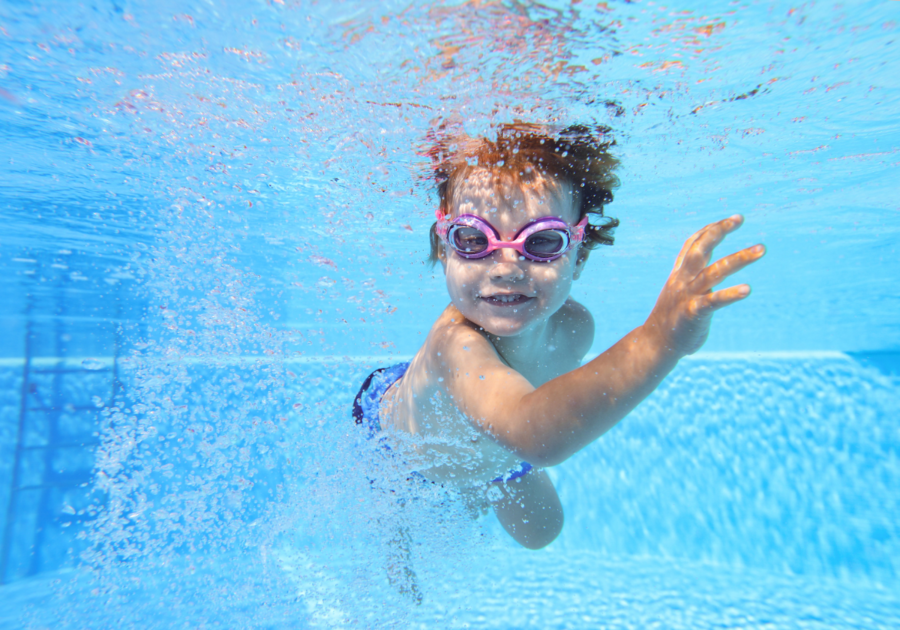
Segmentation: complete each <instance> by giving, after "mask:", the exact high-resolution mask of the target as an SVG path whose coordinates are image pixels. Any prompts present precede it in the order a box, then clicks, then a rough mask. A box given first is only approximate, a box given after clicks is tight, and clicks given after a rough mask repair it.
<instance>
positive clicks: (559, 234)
mask: <svg viewBox="0 0 900 630" xmlns="http://www.w3.org/2000/svg"><path fill="white" fill-rule="evenodd" d="M435 216H436V217H437V234H438V236H440V237H441V239H442V240H443V241H444V242H445V243H447V245H449V246H450V248H451V249H452V250H453V251H455V252H456V253H457V254H459V255H460V256H462V257H463V258H469V259H479V258H485V257H486V256H490V255H491V252H493V251H494V250H495V249H504V248H508V249H514V250H516V251H517V252H519V253H520V254H521V255H522V256H524V257H525V258H527V259H528V260H533V261H536V262H550V261H551V260H556V259H557V258H559V257H560V256H562V255H563V254H565V253H566V252H567V251H569V250H570V249H571V248H572V247H573V246H574V245H577V244H578V243H580V242H581V241H583V240H584V229H585V227H586V226H587V224H588V218H587V216H585V217H584V218H583V219H582V220H581V221H579V222H578V223H577V224H576V225H575V226H574V227H573V226H571V225H569V224H568V223H566V222H565V221H563V220H562V219H560V218H558V217H542V218H540V219H535V220H534V221H530V222H529V223H527V224H526V225H525V226H523V227H522V229H521V230H519V232H518V233H517V234H516V236H515V238H514V239H513V240H511V241H504V240H502V239H501V238H500V234H499V233H498V232H497V230H496V229H495V228H494V226H493V225H491V224H490V223H488V222H487V221H485V220H484V219H482V218H481V217H477V216H475V215H474V214H461V215H459V216H458V217H456V218H455V219H453V220H452V221H448V220H447V219H446V218H444V215H443V213H442V212H441V211H440V210H438V211H437V212H435Z"/></svg>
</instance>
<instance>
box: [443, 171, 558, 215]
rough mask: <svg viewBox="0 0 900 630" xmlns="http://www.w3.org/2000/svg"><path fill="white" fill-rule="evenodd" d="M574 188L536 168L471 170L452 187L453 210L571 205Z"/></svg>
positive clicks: (451, 205)
mask: <svg viewBox="0 0 900 630" xmlns="http://www.w3.org/2000/svg"><path fill="white" fill-rule="evenodd" d="M572 193H573V188H572V186H571V185H570V184H569V183H568V182H565V181H562V180H560V179H558V178H556V177H553V176H551V175H547V174H545V173H542V172H540V171H538V170H536V169H531V168H528V170H527V171H523V172H522V173H520V174H515V173H511V172H509V171H502V170H495V169H489V168H477V167H476V168H470V169H466V171H465V172H464V173H461V174H460V175H459V177H458V178H457V179H456V181H455V182H454V185H453V186H452V187H451V194H450V199H449V201H450V211H451V212H453V213H456V211H457V210H458V209H460V207H461V206H471V205H473V204H474V205H483V204H485V203H488V204H493V205H494V206H501V205H508V204H513V205H517V206H518V205H519V204H525V205H526V206H530V205H533V204H537V205H552V206H571V205H572V204H573V201H574V200H573V197H572Z"/></svg>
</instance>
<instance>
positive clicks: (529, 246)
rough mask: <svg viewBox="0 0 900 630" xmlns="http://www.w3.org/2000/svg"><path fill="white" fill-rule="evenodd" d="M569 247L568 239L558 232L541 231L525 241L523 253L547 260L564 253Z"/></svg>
mask: <svg viewBox="0 0 900 630" xmlns="http://www.w3.org/2000/svg"><path fill="white" fill-rule="evenodd" d="M568 245H569V237H568V236H566V234H565V233H563V232H560V231H558V230H543V231H541V232H536V233H535V234H532V235H531V236H529V237H528V238H527V239H525V245H524V246H525V251H526V252H528V253H529V254H531V255H532V256H537V257H538V258H549V257H550V256H555V255H556V254H559V253H561V252H564V251H565V250H566V248H567V247H568Z"/></svg>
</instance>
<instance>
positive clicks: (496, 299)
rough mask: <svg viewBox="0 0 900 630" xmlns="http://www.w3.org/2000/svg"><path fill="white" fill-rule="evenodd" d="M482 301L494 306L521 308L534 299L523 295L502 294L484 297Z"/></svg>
mask: <svg viewBox="0 0 900 630" xmlns="http://www.w3.org/2000/svg"><path fill="white" fill-rule="evenodd" d="M481 299H482V300H484V301H485V302H487V303H488V304H492V305H494V306H520V305H522V304H525V303H526V302H528V301H530V300H532V299H533V298H530V297H528V296H527V295H522V294H521V293H502V294H497V295H483V296H481Z"/></svg>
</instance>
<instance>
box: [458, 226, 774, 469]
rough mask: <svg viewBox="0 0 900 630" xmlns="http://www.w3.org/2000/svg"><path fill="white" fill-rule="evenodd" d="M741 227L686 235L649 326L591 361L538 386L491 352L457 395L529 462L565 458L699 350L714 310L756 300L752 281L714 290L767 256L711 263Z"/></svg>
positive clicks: (759, 252)
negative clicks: (715, 252) (751, 298)
mask: <svg viewBox="0 0 900 630" xmlns="http://www.w3.org/2000/svg"><path fill="white" fill-rule="evenodd" d="M742 223H743V218H742V217H741V216H740V215H735V216H733V217H730V218H728V219H724V220H722V221H719V222H717V223H712V224H710V225H708V226H706V227H705V228H703V229H702V230H700V231H699V232H697V233H696V234H694V235H693V236H692V237H691V238H689V239H688V241H687V242H686V243H685V245H684V247H683V248H682V250H681V252H680V253H679V255H678V258H677V259H676V262H675V268H674V269H673V270H672V273H671V275H670V276H669V279H668V281H667V282H666V284H665V287H664V288H663V290H662V292H661V293H660V296H659V299H658V300H657V302H656V306H655V307H654V308H653V311H652V312H651V314H650V317H648V318H647V321H646V322H645V323H644V324H643V325H642V326H640V327H638V328H636V329H634V330H633V331H631V332H630V333H628V334H627V335H626V336H625V337H624V338H623V339H621V340H620V341H619V342H618V343H616V344H615V345H614V346H613V347H612V348H610V349H609V350H607V351H606V352H604V353H603V354H601V355H600V356H598V357H597V358H596V359H594V360H593V361H591V362H589V363H587V364H585V365H583V366H581V367H579V368H577V369H575V370H573V371H571V372H568V373H566V374H563V375H562V376H559V377H558V378H555V379H553V380H551V381H549V382H547V383H545V384H544V385H541V386H540V387H538V388H537V389H535V388H534V387H532V386H531V385H530V384H529V383H528V381H527V380H526V379H525V378H524V377H522V376H521V375H518V374H516V373H514V372H512V373H511V372H510V369H509V367H507V366H506V365H504V364H503V363H502V362H501V361H499V360H497V359H492V358H490V357H488V356H485V357H483V360H480V361H476V362H475V363H474V364H473V363H471V362H470V363H469V364H468V365H469V370H468V373H467V374H466V376H465V377H463V376H462V375H459V376H458V377H457V378H455V379H453V382H452V383H451V385H450V390H451V394H453V396H454V398H455V399H456V401H457V403H458V404H459V406H460V408H461V409H462V410H463V411H465V412H466V414H467V415H468V416H469V417H470V418H472V419H473V420H474V421H475V422H476V423H480V424H481V426H482V429H483V430H485V431H487V432H488V433H490V434H491V435H492V437H493V438H494V439H496V440H497V441H498V442H499V443H500V444H501V445H503V446H504V447H506V448H507V449H509V450H511V451H513V452H515V453H516V454H518V455H519V456H521V457H522V458H523V459H525V460H527V461H529V462H531V463H532V464H535V465H538V466H552V465H555V464H558V463H560V462H562V461H564V460H565V459H567V458H568V457H570V456H571V455H573V454H574V453H576V452H577V451H579V450H580V449H582V448H584V447H585V446H587V445H588V444H590V443H591V442H593V441H594V440H595V439H597V438H598V437H599V436H600V435H602V434H603V433H605V432H606V431H608V430H609V429H610V428H612V427H613V426H614V425H615V424H616V423H617V422H619V420H621V419H622V418H624V417H625V416H626V415H627V414H628V413H629V412H630V411H631V410H632V409H634V408H635V407H636V406H637V405H638V403H640V402H641V401H642V400H643V399H644V398H646V397H647V396H648V395H649V394H650V392H652V391H653V390H654V389H655V388H656V387H657V386H658V385H659V383H660V382H661V381H662V380H663V378H665V377H666V375H667V374H668V373H669V372H670V371H671V370H672V368H674V367H675V365H676V364H677V363H678V361H679V359H681V358H682V357H684V356H686V355H688V354H691V353H693V352H696V351H697V350H698V349H699V348H700V346H702V345H703V342H704V341H705V340H706V337H707V335H708V334H709V325H710V321H711V318H712V314H713V313H714V312H715V311H716V310H718V309H720V308H722V307H724V306H728V305H729V304H733V303H734V302H737V301H739V300H742V299H743V298H745V297H747V296H748V295H749V294H750V287H749V286H747V285H746V284H741V285H737V286H733V287H730V288H727V289H722V290H719V291H713V287H715V286H716V285H718V284H719V283H720V282H722V281H723V280H724V279H725V278H727V277H728V276H730V275H731V274H733V273H735V272H736V271H738V270H740V269H742V268H744V267H745V266H747V265H748V264H750V263H752V262H755V261H756V260H758V259H759V258H761V257H762V256H763V254H764V253H765V248H764V247H763V246H762V245H756V246H754V247H750V248H747V249H744V250H742V251H739V252H737V253H735V254H732V255H730V256H726V257H725V258H722V259H721V260H718V261H716V262H715V263H713V264H712V265H710V264H709V261H710V258H711V256H712V252H713V249H714V248H715V247H716V246H717V245H718V244H719V243H721V242H722V239H724V238H725V236H726V235H728V234H729V233H731V232H733V231H734V230H736V229H737V228H738V227H740V225H741V224H742ZM479 419H480V420H479Z"/></svg>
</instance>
